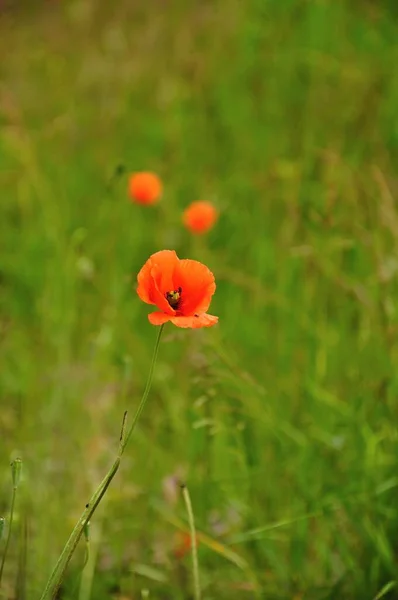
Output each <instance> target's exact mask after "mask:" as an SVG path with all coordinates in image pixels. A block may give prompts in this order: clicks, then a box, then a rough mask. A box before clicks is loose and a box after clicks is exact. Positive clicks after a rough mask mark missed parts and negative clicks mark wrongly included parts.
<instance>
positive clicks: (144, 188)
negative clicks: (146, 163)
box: [129, 172, 163, 205]
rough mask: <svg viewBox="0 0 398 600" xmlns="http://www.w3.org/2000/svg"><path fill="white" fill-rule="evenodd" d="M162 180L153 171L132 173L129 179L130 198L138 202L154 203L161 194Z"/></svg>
mask: <svg viewBox="0 0 398 600" xmlns="http://www.w3.org/2000/svg"><path fill="white" fill-rule="evenodd" d="M162 190H163V186H162V182H161V181H160V179H159V177H158V176H157V175H155V173H150V172H142V173H133V174H132V175H130V179H129V195H130V198H131V199H132V200H133V201H134V202H137V203H138V204H145V205H148V204H155V202H157V201H158V200H159V198H160V196H161V195H162Z"/></svg>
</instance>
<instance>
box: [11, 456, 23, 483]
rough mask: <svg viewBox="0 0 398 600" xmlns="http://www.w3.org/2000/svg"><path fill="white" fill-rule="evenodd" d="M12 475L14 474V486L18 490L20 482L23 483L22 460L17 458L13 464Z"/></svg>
mask: <svg viewBox="0 0 398 600" xmlns="http://www.w3.org/2000/svg"><path fill="white" fill-rule="evenodd" d="M11 473H12V484H13V486H14V489H15V490H16V489H17V487H18V485H19V482H20V481H21V474H22V460H21V459H20V458H16V459H15V460H13V461H12V463H11Z"/></svg>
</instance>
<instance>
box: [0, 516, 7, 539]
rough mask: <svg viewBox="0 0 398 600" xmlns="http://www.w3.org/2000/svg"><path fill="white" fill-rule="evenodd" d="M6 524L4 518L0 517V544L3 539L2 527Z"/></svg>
mask: <svg viewBox="0 0 398 600" xmlns="http://www.w3.org/2000/svg"><path fill="white" fill-rule="evenodd" d="M5 524H6V520H5V518H4V517H0V542H1V540H2V537H3V531H4V525H5Z"/></svg>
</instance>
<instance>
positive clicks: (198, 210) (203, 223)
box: [182, 200, 218, 234]
mask: <svg viewBox="0 0 398 600" xmlns="http://www.w3.org/2000/svg"><path fill="white" fill-rule="evenodd" d="M182 218H183V223H184V225H185V227H186V228H187V229H189V231H191V232H192V233H199V234H201V233H207V232H208V231H209V230H210V229H211V228H212V227H213V226H214V224H215V223H216V221H217V219H218V211H217V209H216V207H215V206H214V205H213V204H212V203H211V202H206V201H204V200H200V201H198V202H192V204H190V205H189V206H188V208H186V209H185V211H184V214H183V217H182Z"/></svg>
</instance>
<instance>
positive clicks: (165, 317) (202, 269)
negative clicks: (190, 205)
mask: <svg viewBox="0 0 398 600" xmlns="http://www.w3.org/2000/svg"><path fill="white" fill-rule="evenodd" d="M137 281H138V288H137V293H138V295H139V297H140V298H141V300H142V301H143V302H146V303H147V304H153V305H155V306H156V307H157V308H158V309H159V310H158V311H157V312H153V313H150V314H149V315H148V319H149V322H150V323H152V325H163V324H164V323H167V321H171V323H173V325H176V326H177V327H185V328H192V329H199V328H200V327H212V326H213V325H215V324H216V323H217V321H218V317H214V316H213V315H209V314H207V312H206V311H207V309H208V308H209V306H210V302H211V298H212V296H213V294H214V292H215V290H216V284H215V281H214V275H213V273H212V272H211V271H210V269H208V268H207V267H206V266H205V265H203V264H202V263H200V262H198V261H196V260H189V259H184V260H180V259H179V258H178V256H177V254H176V253H175V252H174V250H161V251H160V252H156V254H152V256H151V257H150V258H149V259H148V260H147V261H146V263H145V265H144V266H143V267H142V269H141V271H140V272H139V273H138V276H137Z"/></svg>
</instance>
